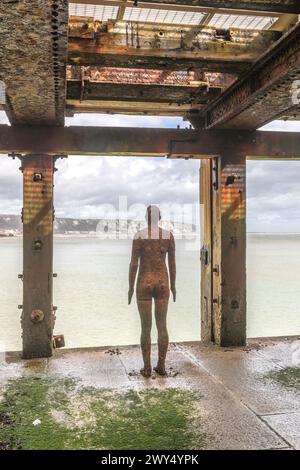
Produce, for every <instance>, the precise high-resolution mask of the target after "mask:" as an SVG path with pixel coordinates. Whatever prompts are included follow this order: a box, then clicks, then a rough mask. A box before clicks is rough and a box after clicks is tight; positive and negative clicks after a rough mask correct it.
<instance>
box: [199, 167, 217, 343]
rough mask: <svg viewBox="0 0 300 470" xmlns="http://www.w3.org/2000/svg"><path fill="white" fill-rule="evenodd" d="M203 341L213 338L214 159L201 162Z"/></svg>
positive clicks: (209, 340)
mask: <svg viewBox="0 0 300 470" xmlns="http://www.w3.org/2000/svg"><path fill="white" fill-rule="evenodd" d="M200 221H201V341H202V342H203V343H209V342H211V341H214V338H213V321H212V160H209V159H205V160H201V164H200Z"/></svg>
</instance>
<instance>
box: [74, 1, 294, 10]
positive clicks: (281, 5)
mask: <svg viewBox="0 0 300 470" xmlns="http://www.w3.org/2000/svg"><path fill="white" fill-rule="evenodd" d="M70 3H87V4H94V5H116V6H119V5H121V4H122V3H123V2H121V0H111V1H110V0H72V1H71V2H70ZM126 4H127V5H128V6H133V3H132V2H126ZM147 4H150V6H152V8H158V9H159V8H163V7H168V8H170V9H182V8H187V9H188V8H191V7H192V8H194V9H196V8H199V7H200V8H205V9H207V10H210V9H211V8H223V9H224V8H225V9H228V10H231V9H232V10H249V11H255V12H256V11H257V12H278V13H299V4H298V0H253V1H251V0H147V2H138V6H139V7H140V8H149V6H148V5H147Z"/></svg>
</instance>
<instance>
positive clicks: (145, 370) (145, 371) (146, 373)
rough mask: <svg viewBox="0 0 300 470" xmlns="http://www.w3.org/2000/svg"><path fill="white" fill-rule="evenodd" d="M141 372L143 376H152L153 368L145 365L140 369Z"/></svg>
mask: <svg viewBox="0 0 300 470" xmlns="http://www.w3.org/2000/svg"><path fill="white" fill-rule="evenodd" d="M140 373H141V375H142V376H143V377H151V374H152V369H151V367H143V369H141V370H140Z"/></svg>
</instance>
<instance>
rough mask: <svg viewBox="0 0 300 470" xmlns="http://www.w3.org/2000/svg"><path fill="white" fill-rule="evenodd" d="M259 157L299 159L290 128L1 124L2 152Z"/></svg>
mask: <svg viewBox="0 0 300 470" xmlns="http://www.w3.org/2000/svg"><path fill="white" fill-rule="evenodd" d="M234 149H236V152H237V151H238V154H239V155H246V156H248V157H255V158H278V159H279V158H283V159H285V158H287V159H293V158H294V159H299V158H300V135H299V133H291V132H263V131H254V132H248V131H237V130H234V131H231V130H223V129H216V130H209V131H206V130H204V131H199V130H189V129H151V128H147V129H144V128H128V127H80V126H74V127H65V128H60V127H48V126H31V127H29V126H17V127H10V126H5V125H2V126H0V153H2V154H7V153H9V154H12V153H15V154H32V153H34V154H39V153H47V154H53V155H57V154H58V155H60V154H69V155H124V156H126V155H129V156H130V155H136V156H170V157H180V156H183V157H189V156H191V157H195V158H200V157H205V156H212V155H221V154H222V153H230V152H232V153H234Z"/></svg>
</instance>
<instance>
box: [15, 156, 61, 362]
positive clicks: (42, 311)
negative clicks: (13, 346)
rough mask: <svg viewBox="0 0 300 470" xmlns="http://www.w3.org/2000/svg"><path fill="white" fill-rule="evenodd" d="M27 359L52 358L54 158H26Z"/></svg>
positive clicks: (24, 194)
mask: <svg viewBox="0 0 300 470" xmlns="http://www.w3.org/2000/svg"><path fill="white" fill-rule="evenodd" d="M22 172H23V312H22V329H23V358H25V359H29V358H37V357H50V356H52V347H53V345H52V332H53V326H54V316H53V300H52V283H53V218H54V217H53V173H54V157H52V156H50V155H27V156H24V157H22Z"/></svg>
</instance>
